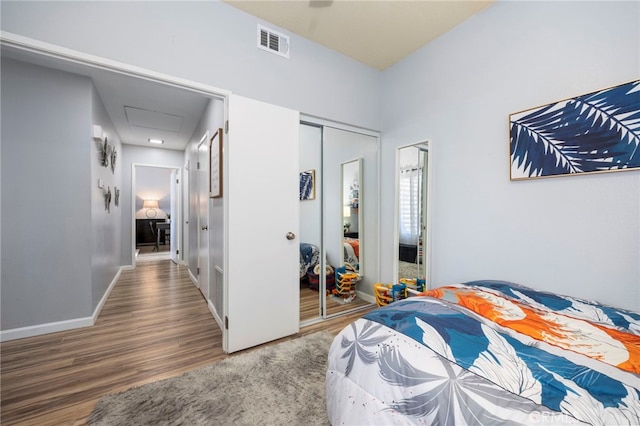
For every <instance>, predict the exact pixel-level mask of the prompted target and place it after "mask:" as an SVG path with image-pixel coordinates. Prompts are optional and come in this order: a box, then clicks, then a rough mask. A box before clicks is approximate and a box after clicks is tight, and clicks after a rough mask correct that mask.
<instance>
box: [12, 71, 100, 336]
mask: <svg viewBox="0 0 640 426" xmlns="http://www.w3.org/2000/svg"><path fill="white" fill-rule="evenodd" d="M1 67H2V70H1V73H0V76H1V84H2V91H1V103H2V129H1V131H2V137H1V139H2V165H1V167H0V173H1V174H2V178H1V181H2V214H1V217H2V224H1V226H2V234H1V239H2V240H1V244H2V278H1V281H2V297H1V300H2V302H1V303H2V305H1V309H0V311H1V313H2V318H1V323H2V330H3V331H6V330H11V329H18V328H24V327H31V326H37V325H39V324H46V323H55V322H60V321H65V320H69V319H77V318H80V319H86V318H87V317H90V316H91V314H92V284H91V283H92V265H93V262H92V256H93V255H95V253H96V251H94V250H95V248H94V246H93V240H94V238H97V237H98V236H99V235H95V236H94V231H95V229H94V228H93V227H92V209H93V208H94V204H93V203H92V194H93V193H94V192H96V191H95V190H97V189H98V188H97V185H96V184H97V182H96V184H94V181H93V175H92V171H91V168H92V162H93V161H94V160H95V161H97V159H96V158H94V157H93V154H94V152H93V150H92V149H91V147H92V140H91V124H92V99H91V96H92V84H91V80H90V79H88V78H86V77H80V76H77V75H73V74H69V73H65V72H60V71H53V70H49V69H46V68H42V67H36V66H32V65H28V64H25V63H22V62H17V61H13V60H9V59H3V60H2V64H1ZM96 164H97V163H96ZM103 211H104V209H103ZM100 223H101V224H102V223H103V222H102V221H101V222H100ZM3 337H4V336H3Z"/></svg>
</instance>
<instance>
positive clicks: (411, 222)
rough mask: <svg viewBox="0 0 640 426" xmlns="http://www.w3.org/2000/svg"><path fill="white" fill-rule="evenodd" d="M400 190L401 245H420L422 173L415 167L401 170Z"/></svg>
mask: <svg viewBox="0 0 640 426" xmlns="http://www.w3.org/2000/svg"><path fill="white" fill-rule="evenodd" d="M399 190H400V196H399V200H398V201H399V213H400V214H399V216H400V218H399V219H400V223H399V226H400V238H399V240H400V244H409V245H418V238H419V235H420V216H421V215H420V208H421V206H420V195H421V192H422V171H421V170H420V169H419V168H417V167H415V166H411V167H407V168H405V169H403V170H401V171H400V186H399Z"/></svg>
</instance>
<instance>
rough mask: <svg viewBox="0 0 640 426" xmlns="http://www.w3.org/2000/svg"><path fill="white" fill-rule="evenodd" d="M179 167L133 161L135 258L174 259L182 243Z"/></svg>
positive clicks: (146, 259)
mask: <svg viewBox="0 0 640 426" xmlns="http://www.w3.org/2000/svg"><path fill="white" fill-rule="evenodd" d="M179 174H180V169H178V168H175V167H169V166H154V165H142V164H134V165H133V173H132V178H133V179H132V195H133V201H132V208H133V211H132V215H133V217H134V220H135V228H134V229H135V233H134V235H135V242H134V248H133V250H134V253H135V256H134V257H135V260H136V261H137V262H140V261H153V260H174V261H176V262H177V255H178V253H179V250H180V247H179V244H178V242H179V241H180V238H179V236H178V235H177V234H178V232H179V227H177V226H175V224H176V223H180V218H179V217H178V216H179V212H180V209H179V208H178V203H179V200H180V197H179V195H178V192H179V185H177V184H176V180H177V179H178V178H177V176H179Z"/></svg>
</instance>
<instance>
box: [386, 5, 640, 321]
mask: <svg viewBox="0 0 640 426" xmlns="http://www.w3.org/2000/svg"><path fill="white" fill-rule="evenodd" d="M639 74H640V3H638V2H498V3H496V4H495V5H493V6H491V7H489V8H488V9H486V10H484V11H483V12H481V13H480V14H478V15H476V16H474V17H472V18H470V19H469V20H467V21H466V22H465V23H463V24H462V25H460V26H458V27H456V28H454V29H453V30H451V31H450V32H448V33H447V34H445V35H443V36H441V37H440V38H438V39H437V40H435V41H434V42H432V43H430V44H429V45H427V46H425V47H423V48H422V49H420V50H418V51H417V52H415V53H414V54H413V55H411V56H410V57H408V58H406V59H405V60H403V61H402V62H400V63H398V64H396V65H395V66H394V67H392V68H390V69H388V70H386V71H385V72H384V73H383V82H382V88H383V90H382V94H381V99H384V100H385V102H384V103H383V104H382V108H383V110H382V116H383V138H382V140H383V147H382V150H383V151H382V177H381V182H382V188H381V191H382V199H383V200H388V202H386V203H385V202H383V203H382V205H381V208H382V213H381V214H382V218H381V222H382V238H383V240H382V244H381V246H382V259H392V256H393V251H392V250H393V239H392V238H393V232H394V230H393V226H394V225H393V224H394V223H395V221H394V216H393V204H394V203H393V201H392V200H393V199H394V198H393V197H394V194H395V192H394V191H395V188H394V184H393V182H394V178H393V171H394V161H395V150H396V148H397V147H398V146H401V145H406V144H409V143H416V142H420V141H422V140H424V139H429V140H431V141H432V142H433V144H432V151H431V155H432V156H433V157H432V158H433V162H434V165H433V172H434V178H433V202H432V206H433V211H432V219H433V222H432V223H433V234H432V235H433V240H432V246H431V247H432V282H431V285H432V286H437V285H444V284H450V283H455V282H462V281H468V280H474V279H502V280H509V281H515V282H519V283H522V284H525V285H529V286H531V287H534V288H537V289H542V290H549V291H555V292H558V293H564V294H570V295H575V296H579V297H584V298H587V299H596V300H600V301H601V302H604V303H607V304H612V305H617V306H621V307H624V308H631V309H634V310H640V172H638V171H628V172H619V173H607V174H598V175H586V176H571V177H561V178H553V179H539V180H528V181H519V182H511V181H510V180H509V145H508V144H509V134H508V118H509V114H510V113H512V112H517V111H521V110H523V109H527V108H531V107H534V106H538V105H543V104H546V103H549V102H552V101H556V100H561V99H565V98H568V97H572V96H575V95H580V94H584V93H589V92H592V91H595V90H598V89H601V88H606V87H610V86H613V85H617V84H620V83H623V82H627V81H630V80H633V79H637V78H638V77H639ZM381 263H382V265H381V266H382V278H383V279H385V280H390V279H391V275H392V262H391V261H386V262H385V261H383V262H381Z"/></svg>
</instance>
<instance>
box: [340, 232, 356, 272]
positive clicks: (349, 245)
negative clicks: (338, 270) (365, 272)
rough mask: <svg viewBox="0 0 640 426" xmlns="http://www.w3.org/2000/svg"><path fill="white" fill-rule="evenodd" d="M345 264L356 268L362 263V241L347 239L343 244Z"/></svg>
mask: <svg viewBox="0 0 640 426" xmlns="http://www.w3.org/2000/svg"><path fill="white" fill-rule="evenodd" d="M342 244H343V246H344V247H343V250H344V262H345V263H350V264H352V265H354V266H356V265H358V264H359V263H360V240H359V239H357V238H348V237H345V238H344V240H343V242H342Z"/></svg>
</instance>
